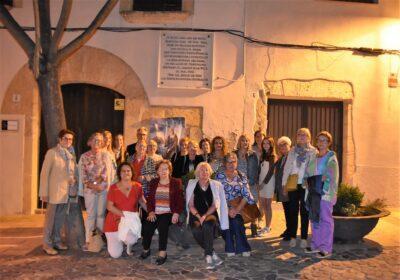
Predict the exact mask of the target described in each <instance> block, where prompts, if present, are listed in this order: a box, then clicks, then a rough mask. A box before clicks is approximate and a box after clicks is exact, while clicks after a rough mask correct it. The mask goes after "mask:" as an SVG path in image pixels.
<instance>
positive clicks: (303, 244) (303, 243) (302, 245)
mask: <svg viewBox="0 0 400 280" xmlns="http://www.w3.org/2000/svg"><path fill="white" fill-rule="evenodd" d="M307 247H308V244H307V239H302V240H301V241H300V248H302V249H305V248H307Z"/></svg>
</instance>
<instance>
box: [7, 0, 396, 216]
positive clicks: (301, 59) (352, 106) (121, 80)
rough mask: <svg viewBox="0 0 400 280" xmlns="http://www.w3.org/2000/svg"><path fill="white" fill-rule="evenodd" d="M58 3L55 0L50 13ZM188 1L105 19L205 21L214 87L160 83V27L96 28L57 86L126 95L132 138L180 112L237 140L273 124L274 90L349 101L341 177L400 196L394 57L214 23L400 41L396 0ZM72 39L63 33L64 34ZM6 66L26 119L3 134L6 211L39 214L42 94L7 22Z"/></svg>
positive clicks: (128, 9) (84, 13)
mask: <svg viewBox="0 0 400 280" xmlns="http://www.w3.org/2000/svg"><path fill="white" fill-rule="evenodd" d="M20 2H21V3H22V5H21V7H16V8H13V9H12V10H11V13H12V14H13V16H15V18H16V19H17V21H18V22H19V23H20V24H21V25H23V26H33V24H34V20H33V14H32V6H31V5H32V3H31V1H20ZM61 3H62V2H61V1H52V5H53V8H52V13H53V14H54V19H53V20H55V18H56V17H57V15H58V14H57V11H58V10H59V9H60V8H61ZM182 4H183V5H182V11H180V12H156V13H146V12H135V11H132V7H133V6H132V5H134V1H133V0H127V1H120V3H119V4H118V7H116V8H115V9H114V10H113V12H112V13H111V15H110V16H109V17H108V19H107V20H106V22H105V23H104V24H103V26H108V27H115V28H118V27H135V28H143V27H162V28H166V29H168V28H171V29H172V28H179V29H184V28H195V29H206V30H209V32H212V33H213V34H214V43H213V68H214V69H213V87H212V89H191V88H189V89H171V88H162V87H159V86H158V85H157V72H158V63H159V39H160V31H157V30H143V31H135V32H128V33H124V32H105V31H98V32H97V33H96V35H95V36H94V37H93V38H92V39H91V40H90V41H89V42H88V43H87V44H86V46H84V47H83V48H82V49H80V50H79V51H78V52H76V53H75V54H74V55H73V56H72V57H70V58H69V59H67V60H66V61H65V62H64V63H63V65H62V67H61V71H60V82H61V84H63V85H65V84H73V83H86V84H93V85H98V86H102V87H105V88H109V89H112V90H114V91H116V92H118V93H119V94H121V95H123V96H124V97H125V118H124V136H125V138H126V142H127V143H131V142H133V141H135V130H136V128H138V127H140V126H143V125H145V126H146V125H148V124H149V122H150V120H151V119H152V118H155V117H159V118H163V117H184V118H185V121H186V126H187V128H188V129H187V131H188V134H190V137H192V138H194V139H197V140H198V139H200V138H201V137H203V136H208V137H213V136H215V135H222V136H224V137H226V138H227V139H228V140H229V142H230V145H231V147H233V146H234V143H235V141H236V139H237V138H238V136H239V135H240V134H242V133H246V134H248V135H252V133H253V132H254V130H256V129H259V128H261V129H266V128H267V126H268V101H269V100H270V99H283V100H318V101H339V102H342V103H343V116H342V117H343V118H342V119H343V139H342V142H343V151H342V152H343V161H342V172H343V176H342V180H343V181H346V182H348V183H352V184H356V185H359V186H360V188H361V190H362V191H364V192H365V193H366V196H367V198H368V199H373V198H376V197H385V198H386V199H387V201H388V203H389V204H390V205H397V206H398V205H399V204H400V201H399V198H400V197H399V196H400V141H399V136H400V129H399V127H400V117H399V116H400V108H399V107H400V90H399V88H398V87H397V88H391V87H389V86H388V77H389V75H390V73H392V72H396V71H397V74H398V69H399V67H400V66H399V65H400V61H398V60H399V59H398V56H395V55H381V56H359V55H354V54H352V53H351V52H322V51H312V50H307V49H293V48H275V47H271V46H270V47H267V46H260V45H255V44H252V43H249V42H247V41H245V40H244V39H243V38H240V37H238V36H233V35H232V34H228V33H226V32H216V30H239V31H242V32H244V34H245V35H246V36H249V37H253V38H257V39H260V40H264V41H269V42H279V43H291V44H303V45H316V44H320V45H338V46H339V45H340V46H349V47H359V46H365V47H371V48H385V49H400V39H399V38H400V36H399V34H400V4H399V3H397V1H391V0H382V1H379V4H377V5H373V4H361V3H347V2H346V3H344V2H340V1H317V0H279V1H277V0H263V1H261V0H254V1H246V0H222V1H221V0H208V1H200V0H183V2H182ZM101 6H102V2H101V1H77V2H76V3H74V6H73V9H72V12H71V18H70V21H69V22H70V24H69V25H68V26H69V27H82V26H87V25H88V24H89V23H90V21H91V19H92V18H93V17H94V16H95V15H96V13H97V11H98V10H99V9H100V8H101ZM213 30H214V32H213ZM396 34H397V35H396ZM29 35H30V36H32V37H34V34H33V32H30V33H29ZM75 36H76V34H75V33H73V32H71V33H69V32H68V33H66V34H65V36H64V38H63V43H66V42H68V41H69V40H71V38H73V37H75ZM396 67H397V68H396ZM0 73H1V75H0V117H1V119H2V120H7V119H17V120H19V121H20V130H19V132H7V131H1V132H0V178H1V179H0V185H1V188H0V190H1V193H0V215H9V214H21V213H32V212H33V211H34V210H35V208H36V207H37V203H36V200H37V181H38V173H39V170H40V167H39V163H38V162H39V159H38V154H39V144H40V143H39V135H40V101H39V97H38V90H37V86H36V84H35V82H34V79H33V77H32V74H31V72H30V71H29V69H28V68H27V59H26V56H25V54H24V53H23V51H22V49H21V48H20V47H19V46H18V44H17V43H16V42H15V41H14V39H13V38H12V37H11V36H10V35H9V34H8V32H7V31H6V30H0ZM11 174H12V175H11ZM9 198H11V199H9Z"/></svg>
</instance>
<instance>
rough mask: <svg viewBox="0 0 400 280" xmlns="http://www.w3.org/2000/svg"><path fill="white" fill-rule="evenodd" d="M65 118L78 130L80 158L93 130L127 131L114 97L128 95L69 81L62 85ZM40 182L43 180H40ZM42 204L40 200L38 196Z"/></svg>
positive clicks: (43, 149) (42, 148)
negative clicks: (115, 105)
mask: <svg viewBox="0 0 400 280" xmlns="http://www.w3.org/2000/svg"><path fill="white" fill-rule="evenodd" d="M61 91H62V95H63V101H64V110H65V118H66V120H67V127H68V129H70V130H72V131H73V132H75V133H76V137H75V141H74V148H75V153H76V158H77V160H79V158H80V156H81V155H82V154H83V153H84V152H86V151H87V150H88V149H89V148H88V146H87V140H88V139H89V137H90V135H91V134H92V133H93V132H96V131H100V130H103V129H105V130H109V131H111V133H112V134H113V135H115V134H119V133H121V134H123V133H124V110H115V107H114V100H115V99H125V97H124V96H123V95H121V94H119V93H118V92H116V91H114V90H112V89H108V88H105V87H101V86H96V85H92V84H83V83H79V84H66V85H63V86H62V87H61ZM40 132H41V133H40V155H39V168H40V169H41V167H42V163H43V161H44V156H45V154H46V151H47V150H48V149H49V147H48V145H47V141H46V136H45V135H46V130H45V128H44V123H43V120H41V129H40ZM38 186H39V184H38ZM37 206H38V207H40V200H39V198H38V205H37Z"/></svg>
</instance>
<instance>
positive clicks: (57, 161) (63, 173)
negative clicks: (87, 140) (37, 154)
mask: <svg viewBox="0 0 400 280" xmlns="http://www.w3.org/2000/svg"><path fill="white" fill-rule="evenodd" d="M66 165H67V162H66V160H65V159H64V158H63V157H62V156H61V154H60V153H59V152H58V148H57V147H54V148H52V149H50V150H48V151H47V153H46V156H45V158H44V162H43V166H42V171H41V172H40V187H39V196H40V197H43V196H48V197H49V200H48V202H49V203H51V204H62V203H67V201H68V191H69V186H68V180H69V174H68V172H67V166H66ZM73 168H74V173H75V176H77V174H78V170H77V164H76V160H75V158H74V160H73Z"/></svg>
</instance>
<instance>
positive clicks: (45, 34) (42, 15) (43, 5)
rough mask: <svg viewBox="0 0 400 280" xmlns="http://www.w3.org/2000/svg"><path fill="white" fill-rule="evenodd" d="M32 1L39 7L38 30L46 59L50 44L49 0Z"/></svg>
mask: <svg viewBox="0 0 400 280" xmlns="http://www.w3.org/2000/svg"><path fill="white" fill-rule="evenodd" d="M34 2H37V6H38V9H39V22H40V30H39V31H40V44H41V48H42V55H43V56H45V59H48V58H49V55H50V44H51V25H50V22H51V20H50V0H34Z"/></svg>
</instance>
